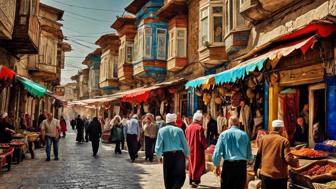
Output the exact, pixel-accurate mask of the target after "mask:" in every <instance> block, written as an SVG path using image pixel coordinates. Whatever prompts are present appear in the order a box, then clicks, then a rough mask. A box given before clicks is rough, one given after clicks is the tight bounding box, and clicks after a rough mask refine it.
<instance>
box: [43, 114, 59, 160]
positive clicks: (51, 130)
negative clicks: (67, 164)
mask: <svg viewBox="0 0 336 189" xmlns="http://www.w3.org/2000/svg"><path fill="white" fill-rule="evenodd" d="M41 130H42V133H43V134H42V136H45V137H44V138H45V140H46V144H47V146H46V153H47V159H46V161H50V150H51V145H53V149H54V156H55V159H54V160H58V140H59V135H60V133H59V132H60V123H59V121H58V120H57V119H55V118H53V116H52V114H51V113H48V114H47V119H46V120H44V121H43V122H42V123H41Z"/></svg>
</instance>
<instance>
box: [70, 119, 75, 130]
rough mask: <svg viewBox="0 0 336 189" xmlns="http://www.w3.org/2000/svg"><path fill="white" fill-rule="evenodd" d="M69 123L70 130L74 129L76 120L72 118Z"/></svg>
mask: <svg viewBox="0 0 336 189" xmlns="http://www.w3.org/2000/svg"><path fill="white" fill-rule="evenodd" d="M70 124H71V127H72V130H75V129H76V120H75V119H72V120H71V122H70Z"/></svg>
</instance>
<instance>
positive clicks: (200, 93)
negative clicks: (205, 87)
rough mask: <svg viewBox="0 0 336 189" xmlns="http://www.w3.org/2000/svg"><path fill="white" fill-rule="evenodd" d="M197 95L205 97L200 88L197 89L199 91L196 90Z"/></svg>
mask: <svg viewBox="0 0 336 189" xmlns="http://www.w3.org/2000/svg"><path fill="white" fill-rule="evenodd" d="M195 94H196V95H197V96H202V95H203V93H202V91H201V89H200V88H197V89H196V90H195Z"/></svg>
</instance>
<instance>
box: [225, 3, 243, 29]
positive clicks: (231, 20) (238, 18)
mask: <svg viewBox="0 0 336 189" xmlns="http://www.w3.org/2000/svg"><path fill="white" fill-rule="evenodd" d="M243 2H244V0H226V2H225V26H226V27H225V29H226V33H227V34H228V33H230V32H231V31H232V30H234V29H239V27H242V26H245V25H246V20H245V19H244V18H243V16H242V15H241V14H240V4H241V3H243Z"/></svg>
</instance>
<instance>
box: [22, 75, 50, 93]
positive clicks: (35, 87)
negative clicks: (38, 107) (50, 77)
mask: <svg viewBox="0 0 336 189" xmlns="http://www.w3.org/2000/svg"><path fill="white" fill-rule="evenodd" d="M16 79H17V80H18V81H20V82H21V83H22V85H23V87H24V89H25V90H27V91H28V92H29V93H30V94H31V95H32V96H34V97H38V98H41V97H43V96H44V95H45V94H46V93H47V88H45V87H44V86H42V85H40V84H38V83H35V82H33V81H31V80H28V79H25V78H23V77H16Z"/></svg>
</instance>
